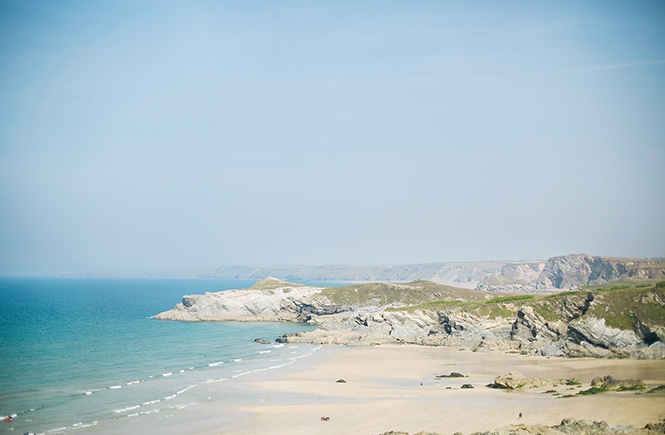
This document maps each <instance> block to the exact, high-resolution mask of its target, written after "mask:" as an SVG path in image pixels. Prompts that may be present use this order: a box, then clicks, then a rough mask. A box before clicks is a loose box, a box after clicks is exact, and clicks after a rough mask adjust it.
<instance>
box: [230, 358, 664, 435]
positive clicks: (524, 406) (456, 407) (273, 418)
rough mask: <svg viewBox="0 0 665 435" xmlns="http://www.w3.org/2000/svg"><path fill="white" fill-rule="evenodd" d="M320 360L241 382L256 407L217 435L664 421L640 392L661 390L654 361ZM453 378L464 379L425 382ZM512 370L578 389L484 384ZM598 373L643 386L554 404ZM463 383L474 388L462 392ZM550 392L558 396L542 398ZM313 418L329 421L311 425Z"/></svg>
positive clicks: (654, 401) (654, 402) (656, 397)
mask: <svg viewBox="0 0 665 435" xmlns="http://www.w3.org/2000/svg"><path fill="white" fill-rule="evenodd" d="M322 356H323V358H322ZM322 356H320V357H319V359H318V360H313V361H312V363H311V364H310V365H302V366H300V367H298V368H297V369H296V370H292V371H289V373H287V374H282V376H281V377H277V378H275V379H270V378H263V379H261V380H259V381H257V382H253V383H251V384H250V387H251V388H252V389H254V390H255V392H256V393H257V395H258V396H260V397H264V398H265V400H264V401H263V402H261V403H260V404H255V405H251V406H244V407H242V408H238V409H236V412H238V413H240V414H242V415H247V416H248V417H246V418H242V419H241V420H240V421H237V424H234V425H233V427H232V428H231V427H228V428H227V429H228V430H221V431H220V432H219V433H225V434H233V435H248V434H257V433H270V434H291V435H293V434H312V433H317V434H342V433H353V434H367V435H370V434H380V433H383V432H386V431H389V430H400V431H406V432H409V433H411V434H413V433H417V432H420V431H430V432H439V433H446V434H452V433H455V432H463V433H465V434H470V433H473V432H476V431H482V430H491V429H496V428H498V427H502V426H507V425H511V424H545V425H554V424H558V423H560V422H561V420H562V419H563V418H566V417H573V418H576V419H586V420H594V421H599V420H605V421H607V422H608V423H609V424H613V425H614V424H621V425H634V426H637V427H641V426H644V425H645V424H646V423H653V422H657V421H660V420H662V419H664V418H665V390H660V391H656V392H655V393H652V394H647V393H646V391H648V390H649V389H650V388H652V387H655V386H658V385H663V384H665V361H662V360H626V359H622V360H617V359H565V358H543V357H532V356H523V355H515V354H502V353H489V352H471V351H466V350H458V349H453V348H442V347H420V346H390V345H386V346H374V347H358V348H343V347H328V348H324V349H323V350H322ZM453 371H454V372H459V373H462V374H464V375H467V376H468V377H465V378H452V379H444V380H435V379H434V376H435V375H442V374H449V373H450V372H453ZM516 371H517V372H520V373H522V374H524V375H526V376H527V377H529V378H534V377H537V378H540V379H558V378H573V377H575V378H577V379H579V380H580V381H581V382H582V385H581V386H578V387H571V386H558V387H551V386H550V387H538V388H530V389H521V390H517V391H506V390H497V389H491V388H487V387H486V385H487V384H488V383H491V382H492V381H493V380H494V378H495V377H496V376H498V375H500V374H503V373H507V372H516ZM605 375H611V376H613V377H615V378H620V379H627V378H633V379H641V380H643V381H644V382H645V383H646V385H647V389H646V390H643V391H639V392H635V391H624V392H606V393H602V394H597V395H591V396H577V397H572V398H561V396H563V395H567V394H574V393H576V392H577V391H580V390H582V389H587V388H589V384H590V382H591V380H592V379H593V378H594V377H597V376H605ZM339 379H344V380H345V381H346V382H345V383H338V382H336V381H337V380H339ZM463 384H471V385H473V387H474V388H473V389H462V388H461V386H462V385H463ZM553 389H554V390H556V391H557V392H558V393H559V394H560V395H559V396H555V395H553V394H552V393H545V391H547V390H553ZM520 412H521V413H522V417H521V418H520V417H519V413H520ZM245 413H248V414H245ZM323 416H325V417H330V419H329V420H328V421H321V417H323Z"/></svg>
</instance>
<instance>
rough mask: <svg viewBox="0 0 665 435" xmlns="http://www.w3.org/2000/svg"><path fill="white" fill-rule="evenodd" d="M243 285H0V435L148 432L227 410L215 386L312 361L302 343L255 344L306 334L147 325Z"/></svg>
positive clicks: (259, 326) (297, 327)
mask: <svg viewBox="0 0 665 435" xmlns="http://www.w3.org/2000/svg"><path fill="white" fill-rule="evenodd" d="M252 284H254V282H253V281H229V280H156V279H142V280H130V279H127V280H116V279H27V278H12V279H9V278H3V279H1V280H0V297H2V300H3V301H4V303H3V305H2V307H0V340H1V342H2V351H1V352H0V371H1V373H2V375H3V376H2V377H0V392H1V394H0V415H14V416H15V421H14V422H13V423H8V422H0V432H4V431H13V432H14V433H25V432H27V431H31V432H35V433H52V434H56V433H62V434H66V433H83V432H89V431H100V430H102V431H103V430H104V429H105V428H108V429H109V430H111V429H112V428H114V427H117V426H118V424H119V423H121V422H122V421H124V420H126V419H134V421H136V422H137V424H141V425H142V426H144V427H149V426H150V424H151V422H156V421H157V420H158V419H161V418H162V417H164V416H165V415H167V414H168V413H171V414H172V413H173V412H176V413H177V412H178V411H180V410H183V409H190V410H192V409H196V408H197V407H205V406H208V405H210V404H211V403H212V404H214V403H215V402H216V401H219V402H220V403H222V402H224V403H230V402H233V401H234V396H233V395H229V392H228V391H226V390H225V389H224V388H220V385H223V383H225V382H228V380H231V379H238V378H240V377H243V376H246V375H247V374H250V373H256V372H261V371H265V370H271V369H275V368H278V367H283V366H287V365H289V364H292V363H293V362H294V361H296V360H297V359H299V358H303V357H306V356H308V355H311V354H312V353H313V352H315V351H316V350H317V349H318V347H315V346H311V345H290V344H286V345H282V344H268V345H266V344H258V343H254V342H253V341H254V339H255V338H264V339H267V340H274V339H275V338H276V337H278V336H280V335H282V334H285V333H288V332H295V331H302V330H307V329H311V327H309V326H307V325H302V324H280V323H238V322H195V323H186V322H172V321H161V320H155V319H151V318H149V317H150V316H152V315H154V314H157V313H159V312H161V311H165V310H168V309H170V308H172V307H173V306H174V305H176V304H177V303H179V302H180V300H181V298H182V296H183V295H184V294H193V293H203V292H205V291H221V290H226V289H230V288H246V287H248V286H250V285H252ZM171 414H168V415H171Z"/></svg>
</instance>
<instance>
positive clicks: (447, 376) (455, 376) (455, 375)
mask: <svg viewBox="0 0 665 435" xmlns="http://www.w3.org/2000/svg"><path fill="white" fill-rule="evenodd" d="M466 377H467V376H466V375H463V374H461V373H457V372H450V374H449V375H434V379H445V378H466Z"/></svg>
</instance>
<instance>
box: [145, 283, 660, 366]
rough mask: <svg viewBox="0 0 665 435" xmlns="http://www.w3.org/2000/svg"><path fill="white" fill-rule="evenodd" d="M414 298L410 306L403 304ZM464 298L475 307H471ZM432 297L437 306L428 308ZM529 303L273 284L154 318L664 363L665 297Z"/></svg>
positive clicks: (315, 338) (412, 287) (645, 293)
mask: <svg viewBox="0 0 665 435" xmlns="http://www.w3.org/2000/svg"><path fill="white" fill-rule="evenodd" d="M411 293H413V294H414V295H412V296H411V297H412V301H411V303H410V304H411V305H409V304H406V303H405V300H406V299H405V298H407V296H408V295H410V294H411ZM395 295H399V296H400V298H397V299H395V298H394V296H395ZM452 295H454V296H455V297H456V298H458V299H451V297H452ZM465 295H466V297H467V298H471V300H466V301H465V300H464V299H463V298H464V297H465ZM361 296H362V297H361ZM619 296H621V297H619ZM363 297H364V298H365V299H363ZM430 297H437V298H439V301H438V302H426V303H424V304H422V301H429V300H430V299H429V298H430ZM526 297H527V298H531V299H527V300H524V296H521V297H519V298H518V299H517V300H514V298H512V299H511V298H510V297H509V298H499V299H496V300H497V301H499V302H494V301H495V300H487V298H486V294H484V293H480V292H477V291H474V290H464V289H454V288H450V287H445V286H436V285H434V284H432V283H429V284H428V283H423V282H416V283H410V284H389V283H383V284H381V283H377V284H364V285H360V286H349V287H344V288H339V289H336V288H333V289H324V288H321V287H310V286H303V285H296V284H289V283H286V282H284V281H280V280H277V279H273V278H267V279H264V280H261V281H259V282H258V283H257V284H256V285H254V286H253V287H251V288H249V289H245V290H227V291H223V292H219V293H206V294H204V295H189V296H185V297H183V300H182V303H180V304H178V305H177V306H176V307H175V308H173V309H172V310H170V311H166V312H164V313H161V314H158V315H157V316H155V318H157V319H170V320H181V321H219V320H223V321H229V320H233V321H291V322H303V323H309V324H312V325H317V326H318V328H317V329H316V330H313V331H308V332H299V333H295V334H290V335H287V336H285V337H282V338H280V340H283V341H287V342H307V343H317V344H345V345H371V344H383V343H412V344H420V345H430V346H455V347H464V348H468V349H473V350H499V351H515V352H521V353H525V354H533V355H545V356H595V357H609V356H632V357H639V358H654V357H655V358H664V357H665V340H664V339H665V333H664V332H665V331H664V330H665V328H664V326H663V323H664V321H665V316H664V315H663V313H665V301H664V300H665V289H661V288H653V289H644V290H641V289H636V290H635V291H632V292H618V293H607V294H603V293H598V294H597V295H596V296H594V294H592V293H586V294H580V293H571V294H565V293H562V294H561V295H557V297H555V298H541V299H538V300H536V299H534V298H533V297H530V296H526ZM459 298H462V299H459ZM622 298H623V299H622ZM414 301H415V302H414ZM418 301H420V302H421V304H419V303H418ZM659 303H662V304H661V305H659ZM613 304H614V305H613ZM631 304H632V305H631ZM654 310H655V311H654ZM624 311H625V312H624ZM605 315H611V316H613V317H612V319H613V320H612V321H613V322H614V323H612V324H608V323H607V321H606V319H605V317H603V316H605ZM621 316H623V317H621ZM617 319H619V320H621V319H625V321H626V322H627V323H626V324H627V325H628V327H624V328H621V327H619V326H617V325H618V324H620V322H618V320H617ZM622 321H623V320H622ZM617 322H618V323H617ZM631 325H633V326H631Z"/></svg>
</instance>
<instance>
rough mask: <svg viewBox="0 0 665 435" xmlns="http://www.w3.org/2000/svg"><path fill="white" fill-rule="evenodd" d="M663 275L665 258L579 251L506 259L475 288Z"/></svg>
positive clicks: (532, 287)
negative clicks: (545, 257) (533, 258)
mask: <svg viewBox="0 0 665 435" xmlns="http://www.w3.org/2000/svg"><path fill="white" fill-rule="evenodd" d="M664 279H665V260H664V259H643V258H615V257H601V256H591V255H585V254H576V255H564V256H560V257H552V258H550V259H548V260H547V261H543V262H538V261H528V262H521V263H506V264H504V265H503V267H502V270H501V274H498V275H490V276H488V277H486V278H484V279H483V281H481V282H480V283H479V284H478V286H477V287H476V288H477V289H478V290H485V291H504V292H515V291H522V292H538V291H542V290H547V289H561V290H568V289H574V288H578V287H583V286H597V285H602V284H606V283H609V282H615V281H623V282H631V281H654V282H655V281H662V280H664Z"/></svg>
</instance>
